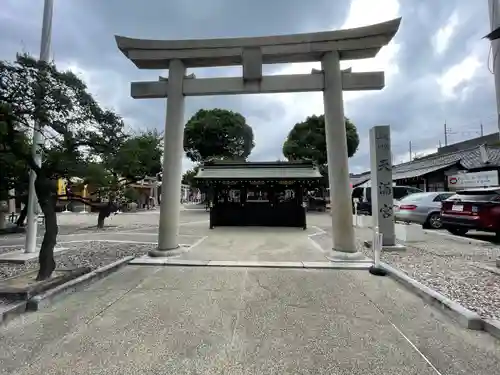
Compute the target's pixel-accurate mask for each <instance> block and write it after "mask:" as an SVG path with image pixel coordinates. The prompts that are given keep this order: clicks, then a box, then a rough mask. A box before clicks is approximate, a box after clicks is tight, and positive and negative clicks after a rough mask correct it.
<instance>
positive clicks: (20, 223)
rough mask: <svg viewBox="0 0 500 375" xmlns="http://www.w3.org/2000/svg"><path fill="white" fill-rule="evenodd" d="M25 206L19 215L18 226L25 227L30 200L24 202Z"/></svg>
mask: <svg viewBox="0 0 500 375" xmlns="http://www.w3.org/2000/svg"><path fill="white" fill-rule="evenodd" d="M23 203H24V207H23V209H22V210H21V213H20V214H19V217H18V218H17V221H16V225H17V226H18V227H24V222H25V220H26V216H28V202H24V201H23Z"/></svg>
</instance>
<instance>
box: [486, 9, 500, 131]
mask: <svg viewBox="0 0 500 375" xmlns="http://www.w3.org/2000/svg"><path fill="white" fill-rule="evenodd" d="M499 2H500V1H499V0H488V10H489V16H490V28H491V31H493V30H495V29H497V28H498V27H500V4H499ZM491 56H492V57H493V74H494V76H495V93H496V103H497V126H498V129H499V131H500V39H496V40H492V41H491Z"/></svg>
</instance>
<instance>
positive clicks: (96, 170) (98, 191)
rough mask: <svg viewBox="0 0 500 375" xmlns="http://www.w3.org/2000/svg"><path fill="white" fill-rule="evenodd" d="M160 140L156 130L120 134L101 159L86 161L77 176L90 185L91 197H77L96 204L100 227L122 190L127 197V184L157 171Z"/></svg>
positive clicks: (113, 208)
mask: <svg viewBox="0 0 500 375" xmlns="http://www.w3.org/2000/svg"><path fill="white" fill-rule="evenodd" d="M160 143H161V138H160V136H159V134H158V133H157V132H156V131H145V132H141V133H139V134H136V135H131V136H124V137H122V139H121V143H119V144H118V143H117V144H116V145H115V147H114V148H113V149H110V150H109V151H110V152H103V153H102V157H101V159H102V160H101V161H99V162H89V163H88V164H87V165H86V168H85V171H84V173H83V174H82V175H81V177H82V179H83V184H84V185H88V186H90V191H89V194H90V196H91V197H90V198H83V197H78V198H79V200H80V201H83V202H84V203H87V204H89V205H90V206H94V207H98V208H99V216H98V227H100V228H102V227H103V226H104V219H105V218H107V217H108V216H109V215H110V214H111V213H112V212H114V211H116V210H118V208H119V206H120V203H121V201H122V198H125V192H127V191H128V192H127V200H130V198H131V197H132V196H134V195H133V193H131V192H130V189H127V188H128V186H129V185H130V184H133V183H136V182H138V181H140V180H143V179H144V178H146V177H153V176H155V175H156V174H157V173H159V172H160V171H161V161H162V160H161V159H162V150H161V147H160ZM135 196H136V197H137V195H135ZM73 198H75V196H74V195H73ZM103 202H104V203H105V204H102V203H103Z"/></svg>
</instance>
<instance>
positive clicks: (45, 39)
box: [25, 0, 54, 253]
mask: <svg viewBox="0 0 500 375" xmlns="http://www.w3.org/2000/svg"><path fill="white" fill-rule="evenodd" d="M53 9H54V0H45V3H44V7H43V22H42V40H41V42H40V60H41V61H46V62H47V61H49V58H50V41H51V36H52V13H53ZM43 143H44V139H43V135H42V133H41V127H40V124H39V123H38V122H35V124H34V129H33V145H32V155H33V159H34V161H35V164H36V165H38V166H39V167H40V166H41V165H42V155H41V149H42V147H41V146H42V145H43ZM35 180H36V173H35V171H34V170H31V171H30V181H29V190H28V215H27V216H28V218H27V221H28V230H27V232H26V245H25V252H26V253H34V252H35V250H36V235H37V230H38V213H37V211H38V200H37V197H36V191H35Z"/></svg>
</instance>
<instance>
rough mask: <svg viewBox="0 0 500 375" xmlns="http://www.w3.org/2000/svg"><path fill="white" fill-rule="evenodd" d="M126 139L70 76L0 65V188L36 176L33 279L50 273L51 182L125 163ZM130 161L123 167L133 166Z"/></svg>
mask: <svg viewBox="0 0 500 375" xmlns="http://www.w3.org/2000/svg"><path fill="white" fill-rule="evenodd" d="M35 124H39V126H40V133H41V134H42V139H43V141H42V143H41V144H40V152H41V154H42V155H41V156H42V159H43V163H42V165H41V166H39V165H37V164H36V161H35V158H33V156H32V153H31V147H30V143H31V138H30V137H31V133H32V130H33V128H34V125H35ZM127 139H129V138H128V136H127V135H126V134H125V132H124V123H123V121H122V119H121V118H120V116H118V115H117V114H115V113H114V112H113V111H111V110H107V109H103V108H101V106H100V105H99V104H98V103H97V102H96V101H95V100H94V98H93V97H92V95H91V94H90V93H89V91H88V90H87V87H86V85H85V83H84V82H83V81H82V80H81V79H80V78H79V77H77V76H76V75H75V74H74V73H73V72H71V71H59V70H58V69H57V68H56V66H55V65H54V64H53V63H47V62H43V61H39V60H36V59H34V58H32V57H30V56H28V55H18V56H17V57H16V60H15V61H13V62H6V61H2V62H0V154H1V156H0V157H1V160H0V161H2V163H3V162H7V163H8V162H9V161H12V163H11V167H9V169H4V168H3V164H2V168H1V169H2V174H1V175H0V178H1V181H0V186H1V189H2V190H5V189H6V187H9V188H10V186H11V183H10V182H9V179H11V177H12V176H13V175H16V174H21V175H23V176H25V175H24V173H25V171H26V169H27V168H30V169H31V170H33V171H34V172H35V173H36V181H35V190H36V194H37V198H38V203H39V205H40V208H41V209H42V211H43V214H44V216H45V233H44V238H43V241H42V244H41V248H40V256H39V262H40V269H39V273H38V276H37V279H38V280H44V279H47V278H49V277H50V276H51V274H52V272H53V270H54V269H55V262H54V257H53V249H54V246H55V244H56V240H57V233H58V227H57V216H56V213H55V206H56V203H57V201H58V198H59V197H58V195H57V179H58V178H64V179H66V180H70V179H71V178H72V177H81V176H86V175H87V174H88V169H89V168H94V170H96V169H98V168H101V167H102V165H105V166H106V168H108V165H110V164H113V165H117V164H120V165H122V166H123V165H125V164H126V161H124V160H125V159H123V158H124V156H123V154H124V153H126V152H129V151H130V149H129V150H128V151H126V150H127V149H126V144H127ZM130 142H132V141H130ZM134 142H137V140H136V141H134ZM120 157H122V159H120ZM112 161H113V162H112ZM134 163H135V162H134ZM134 163H129V164H128V165H129V167H130V168H136V167H137V165H136V164H134ZM131 165H132V166H131ZM137 168H139V167H137ZM139 169H140V168H139ZM25 178H26V177H25Z"/></svg>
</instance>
